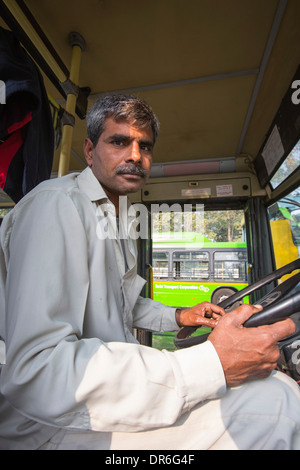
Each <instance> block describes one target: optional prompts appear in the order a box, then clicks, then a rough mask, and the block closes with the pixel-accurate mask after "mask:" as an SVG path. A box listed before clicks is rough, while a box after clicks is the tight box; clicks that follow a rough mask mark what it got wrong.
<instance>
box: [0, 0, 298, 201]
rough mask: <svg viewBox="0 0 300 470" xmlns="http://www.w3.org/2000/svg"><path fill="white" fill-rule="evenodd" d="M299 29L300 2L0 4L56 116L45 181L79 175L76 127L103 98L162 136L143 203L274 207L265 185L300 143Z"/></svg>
mask: <svg viewBox="0 0 300 470" xmlns="http://www.w3.org/2000/svg"><path fill="white" fill-rule="evenodd" d="M299 18H300V2H299V0H264V1H263V2H262V1H261V0H243V2H240V0H228V1H226V2H224V1H222V0H219V1H217V2H213V3H212V2H211V1H210V0H200V1H195V0H187V1H186V2H185V3H184V4H183V3H182V1H180V0H173V1H172V2H165V1H161V0H153V1H151V2H140V1H139V0H133V1H132V2H129V3H128V2H124V1H123V0H115V1H114V2H110V1H108V0H97V1H96V0H86V1H85V2H80V1H78V2H74V1H73V0H65V1H64V2H61V1H60V0H51V1H49V0H39V1H36V0H0V26H1V27H3V28H6V29H11V30H12V31H13V32H14V34H15V35H16V37H17V38H18V40H19V41H20V42H21V44H22V45H23V46H24V48H25V49H26V50H27V51H28V53H29V54H30V55H31V56H32V57H33V59H34V60H35V62H36V64H37V65H38V67H39V68H40V70H41V71H42V74H43V77H44V82H45V87H46V90H47V92H48V96H49V101H50V103H51V105H52V106H53V109H54V108H56V109H59V110H61V111H62V115H63V116H64V119H62V120H61V121H62V123H61V121H59V122H60V123H61V127H62V128H63V132H62V135H63V137H62V138H63V139H64V138H65V139H66V142H67V145H66V144H65V142H61V139H60V132H61V128H59V126H57V128H56V137H57V149H56V151H55V155H54V159H53V168H52V175H53V176H55V175H58V176H62V175H63V174H66V173H67V172H69V171H81V170H82V169H84V168H85V166H86V163H85V159H84V155H83V149H82V143H83V140H84V138H85V122H84V118H85V115H86V112H87V110H88V109H89V106H90V105H91V104H92V103H93V102H94V101H95V100H96V99H97V98H98V97H99V96H101V95H102V94H103V93H107V92H111V93H112V92H119V91H122V92H125V93H133V94H137V95H139V96H140V97H141V98H144V99H146V100H147V101H148V102H149V103H150V104H151V105H152V107H153V108H154V110H155V112H156V113H157V115H158V117H159V120H160V122H161V131H160V137H159V139H158V142H157V144H156V147H155V151H154V163H153V169H152V175H151V178H150V180H149V181H148V184H147V186H145V188H144V189H143V191H142V192H141V194H139V195H137V196H136V197H137V199H139V200H142V201H145V202H151V201H153V200H167V199H168V198H169V200H179V201H180V200H181V201H183V200H187V201H189V200H191V199H193V200H194V199H211V200H214V199H218V200H222V198H225V199H226V198H227V199H229V200H230V199H234V198H243V197H244V198H245V199H247V198H249V197H251V196H262V197H264V196H267V197H268V198H269V199H270V200H271V199H272V198H275V197H277V198H279V197H280V196H281V194H282V192H284V187H281V188H279V189H278V188H277V189H275V190H274V192H273V193H272V188H271V189H270V188H269V181H270V179H271V178H272V177H273V175H274V173H275V172H276V171H277V169H278V167H279V166H280V165H281V163H282V161H283V160H284V159H285V158H286V156H287V155H288V153H289V152H290V151H291V149H292V148H293V146H294V145H295V144H296V143H297V141H298V140H299V136H300V68H299V64H300V28H299ZM0 79H1V77H0ZM64 134H67V137H66V136H65V137H64ZM299 171H300V170H299V168H298V169H296V170H295V171H294V172H293V174H292V175H291V177H292V178H293V180H292V184H294V185H295V186H296V185H297V184H298V185H299ZM164 179H166V180H168V182H169V183H168V184H169V187H168V188H166V186H164V185H162V184H161V183H162V181H163V180H164ZM290 186H291V185H290V184H289V187H290ZM167 189H168V190H167ZM274 193H275V196H274Z"/></svg>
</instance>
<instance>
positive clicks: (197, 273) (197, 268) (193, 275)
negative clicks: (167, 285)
mask: <svg viewBox="0 0 300 470" xmlns="http://www.w3.org/2000/svg"><path fill="white" fill-rule="evenodd" d="M172 263H173V264H172V269H173V278H174V279H182V280H184V279H185V280H194V279H199V280H200V279H208V278H209V254H208V252H206V251H175V252H174V253H173V261H172Z"/></svg>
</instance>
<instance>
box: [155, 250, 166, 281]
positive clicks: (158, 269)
mask: <svg viewBox="0 0 300 470" xmlns="http://www.w3.org/2000/svg"><path fill="white" fill-rule="evenodd" d="M152 263H153V276H154V277H155V279H163V278H167V277H168V276H169V253H165V252H161V251H154V252H153V254H152Z"/></svg>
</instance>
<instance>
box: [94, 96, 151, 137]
mask: <svg viewBox="0 0 300 470" xmlns="http://www.w3.org/2000/svg"><path fill="white" fill-rule="evenodd" d="M109 117H112V118H113V119H114V120H115V121H116V122H118V121H126V122H130V123H132V124H133V125H137V127H140V128H146V127H151V129H152V132H153V138H154V142H155V141H156V139H157V137H158V132H159V121H158V119H157V117H156V115H155V114H154V112H153V110H152V109H151V107H150V106H149V105H148V104H147V103H146V102H145V101H143V100H142V99H140V98H138V97H136V96H132V95H122V94H109V95H105V96H103V97H101V98H99V99H98V100H97V101H95V103H94V104H93V105H92V107H91V109H90V110H89V112H88V115H87V118H86V127H87V135H88V138H89V139H90V140H91V141H92V143H93V145H94V146H96V145H97V142H98V140H99V137H100V135H101V134H102V132H103V131H104V128H105V120H106V119H107V118H109Z"/></svg>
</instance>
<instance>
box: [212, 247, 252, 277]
mask: <svg viewBox="0 0 300 470" xmlns="http://www.w3.org/2000/svg"><path fill="white" fill-rule="evenodd" d="M246 263H247V253H246V251H216V252H214V264H213V269H214V275H213V276H214V278H215V279H216V280H222V281H225V280H226V281H235V282H236V281H240V282H246V279H247V278H246Z"/></svg>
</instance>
